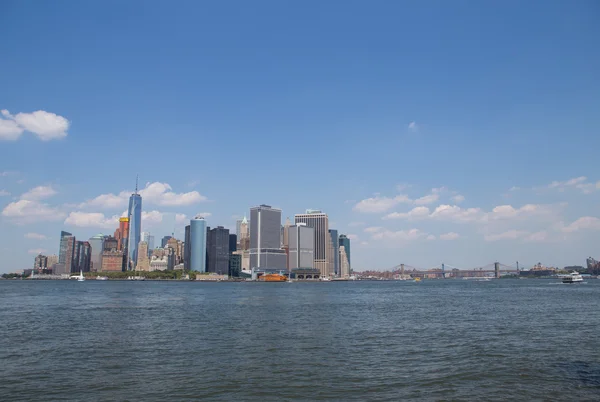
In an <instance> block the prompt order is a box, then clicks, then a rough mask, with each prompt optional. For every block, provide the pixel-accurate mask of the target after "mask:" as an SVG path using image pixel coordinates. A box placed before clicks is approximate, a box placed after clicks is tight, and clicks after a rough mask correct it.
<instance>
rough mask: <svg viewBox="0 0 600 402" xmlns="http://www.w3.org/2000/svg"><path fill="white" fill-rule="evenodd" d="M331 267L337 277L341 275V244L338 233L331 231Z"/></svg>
mask: <svg viewBox="0 0 600 402" xmlns="http://www.w3.org/2000/svg"><path fill="white" fill-rule="evenodd" d="M329 237H330V239H329V265H330V269H331V271H332V272H333V274H334V275H335V276H339V275H340V242H339V237H338V231H337V230H335V229H329Z"/></svg>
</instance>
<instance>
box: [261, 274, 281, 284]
mask: <svg viewBox="0 0 600 402" xmlns="http://www.w3.org/2000/svg"><path fill="white" fill-rule="evenodd" d="M260 279H261V280H262V281H264V282H285V281H287V276H285V275H280V274H265V275H263V276H261V277H260Z"/></svg>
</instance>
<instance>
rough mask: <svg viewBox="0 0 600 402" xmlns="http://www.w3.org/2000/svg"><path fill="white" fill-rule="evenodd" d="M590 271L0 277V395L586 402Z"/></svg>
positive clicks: (598, 381) (598, 392) (593, 347)
mask: <svg viewBox="0 0 600 402" xmlns="http://www.w3.org/2000/svg"><path fill="white" fill-rule="evenodd" d="M599 307H600V280H589V281H588V282H587V283H584V284H576V285H562V284H559V283H557V281H550V280H496V281H490V282H471V281H464V280H446V281H435V280H432V281H423V282H421V283H413V282H400V281H397V282H337V283H336V282H325V283H194V282H183V283H177V282H149V281H145V282H126V281H125V282H114V281H92V280H88V281H86V282H76V281H8V280H6V281H0V342H1V345H2V346H1V347H0V400H2V401H35V400H86V401H87V400H97V401H113V400H143V401H155V400H156V401H158V400H191V399H202V400H222V401H229V400H239V401H252V400H254V401H266V400H273V401H276V400H277V401H279V400H306V401H314V400H339V401H349V400H357V401H366V400H369V401H398V400H490V401H491V400H528V401H530V400H545V401H551V400H564V401H572V400H600V311H599Z"/></svg>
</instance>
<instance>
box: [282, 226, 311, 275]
mask: <svg viewBox="0 0 600 402" xmlns="http://www.w3.org/2000/svg"><path fill="white" fill-rule="evenodd" d="M288 245H289V269H290V271H291V270H292V269H296V268H314V262H315V230H314V229H313V228H311V227H308V226H306V224H305V223H298V224H297V225H292V226H289V227H288Z"/></svg>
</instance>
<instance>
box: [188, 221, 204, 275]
mask: <svg viewBox="0 0 600 402" xmlns="http://www.w3.org/2000/svg"><path fill="white" fill-rule="evenodd" d="M190 269H191V270H192V271H197V272H206V221H205V220H204V218H203V217H201V216H196V217H195V218H194V219H192V220H191V221H190Z"/></svg>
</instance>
